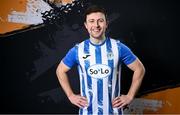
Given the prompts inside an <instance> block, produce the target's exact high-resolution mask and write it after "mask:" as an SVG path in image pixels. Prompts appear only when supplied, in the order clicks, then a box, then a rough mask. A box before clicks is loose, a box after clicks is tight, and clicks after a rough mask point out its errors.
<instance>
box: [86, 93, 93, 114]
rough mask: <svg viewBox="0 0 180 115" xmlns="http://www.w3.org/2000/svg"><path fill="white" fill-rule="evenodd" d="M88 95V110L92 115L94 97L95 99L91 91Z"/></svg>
mask: <svg viewBox="0 0 180 115" xmlns="http://www.w3.org/2000/svg"><path fill="white" fill-rule="evenodd" d="M88 93H89V99H90V103H89V106H88V108H87V110H88V115H90V114H93V109H92V97H93V93H92V92H91V91H89V92H88Z"/></svg>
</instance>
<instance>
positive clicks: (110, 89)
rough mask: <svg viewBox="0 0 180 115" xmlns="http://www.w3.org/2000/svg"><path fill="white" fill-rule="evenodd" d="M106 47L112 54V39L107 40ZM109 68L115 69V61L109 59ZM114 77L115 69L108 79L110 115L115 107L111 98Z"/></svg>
mask: <svg viewBox="0 0 180 115" xmlns="http://www.w3.org/2000/svg"><path fill="white" fill-rule="evenodd" d="M106 47H107V54H108V53H112V44H111V41H110V39H108V40H107V43H106ZM108 66H110V67H112V68H113V67H114V60H109V59H108ZM112 76H113V69H112V71H111V75H110V76H109V77H108V86H109V87H108V93H109V114H113V107H112V100H111V96H112Z"/></svg>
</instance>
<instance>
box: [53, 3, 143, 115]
mask: <svg viewBox="0 0 180 115" xmlns="http://www.w3.org/2000/svg"><path fill="white" fill-rule="evenodd" d="M84 25H85V27H86V29H87V31H88V33H89V39H87V40H85V41H82V42H81V43H79V44H78V45H76V46H74V47H73V48H72V49H70V50H69V52H68V53H67V54H66V56H65V57H64V58H63V59H62V61H61V63H60V64H59V65H58V68H57V71H56V73H57V76H58V80H59V82H60V85H61V86H62V88H63V90H64V91H65V93H66V95H67V97H68V99H69V100H70V102H71V103H72V104H74V105H76V106H78V107H79V108H80V109H79V114H85V115H86V114H123V107H125V106H127V105H128V104H130V103H131V102H132V100H133V99H134V97H135V94H136V93H137V91H138V89H139V87H140V85H141V82H142V79H143V77H144V73H145V69H144V66H143V64H142V63H141V61H140V60H139V59H138V58H137V56H135V55H134V54H133V52H132V51H131V50H130V49H129V48H128V47H127V46H126V45H124V44H123V43H121V42H120V41H118V40H115V39H112V38H109V37H107V36H105V32H106V29H107V26H108V23H107V18H106V12H105V10H104V9H103V8H100V7H98V6H91V7H89V8H88V9H87V10H86V12H85V22H84ZM122 63H124V64H125V65H127V67H128V68H130V69H131V70H132V71H133V77H132V83H131V87H130V89H129V91H128V93H127V94H124V95H123V94H121V93H120V89H121V87H120V84H121V83H120V81H121V65H122ZM74 65H77V66H78V71H79V77H80V94H74V92H73V91H72V89H71V86H70V84H69V81H68V76H67V72H68V71H69V70H70V69H71V68H72V66H74ZM72 76H73V75H72ZM74 77H75V76H74Z"/></svg>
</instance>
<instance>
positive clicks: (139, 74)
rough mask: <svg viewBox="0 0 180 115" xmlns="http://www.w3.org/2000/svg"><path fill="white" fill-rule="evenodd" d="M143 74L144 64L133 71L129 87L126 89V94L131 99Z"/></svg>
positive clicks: (138, 86)
mask: <svg viewBox="0 0 180 115" xmlns="http://www.w3.org/2000/svg"><path fill="white" fill-rule="evenodd" d="M144 74H145V69H144V66H142V67H141V68H139V69H137V70H135V71H134V74H133V78H132V83H131V86H130V89H129V91H128V94H127V95H128V96H130V97H131V98H132V99H133V98H134V97H135V95H136V93H137V91H138V89H139V88H140V86H141V83H142V80H143V77H144Z"/></svg>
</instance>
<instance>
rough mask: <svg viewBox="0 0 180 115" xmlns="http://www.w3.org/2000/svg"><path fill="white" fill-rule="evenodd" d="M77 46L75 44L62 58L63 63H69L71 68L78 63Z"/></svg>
mask: <svg viewBox="0 0 180 115" xmlns="http://www.w3.org/2000/svg"><path fill="white" fill-rule="evenodd" d="M76 57H77V47H76V46H74V47H73V48H71V49H70V50H69V51H68V53H67V54H66V56H65V57H64V58H63V59H62V61H63V63H64V64H65V65H67V66H68V67H69V68H72V66H73V65H75V64H76V63H77V59H76Z"/></svg>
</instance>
